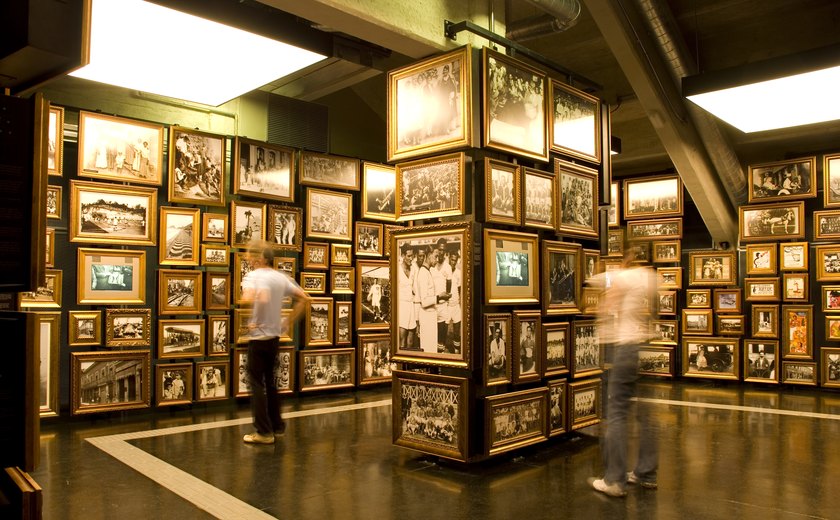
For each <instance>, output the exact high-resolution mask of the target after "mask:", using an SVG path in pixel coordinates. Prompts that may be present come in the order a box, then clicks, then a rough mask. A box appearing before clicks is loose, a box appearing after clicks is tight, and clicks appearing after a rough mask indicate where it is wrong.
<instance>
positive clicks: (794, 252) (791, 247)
mask: <svg viewBox="0 0 840 520" xmlns="http://www.w3.org/2000/svg"><path fill="white" fill-rule="evenodd" d="M779 269H781V270H782V271H807V270H808V243H807V242H786V243H783V244H779Z"/></svg>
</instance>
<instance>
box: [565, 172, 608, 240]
mask: <svg viewBox="0 0 840 520" xmlns="http://www.w3.org/2000/svg"><path fill="white" fill-rule="evenodd" d="M554 173H555V175H556V176H557V185H558V190H559V192H560V203H559V206H558V211H557V213H558V215H557V231H559V232H560V233H561V234H563V235H570V236H579V237H593V238H596V237H597V236H598V171H597V170H594V169H591V168H586V167H584V166H580V165H577V164H573V163H570V162H567V161H563V160H560V159H556V158H555V159H554Z"/></svg>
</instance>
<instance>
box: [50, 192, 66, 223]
mask: <svg viewBox="0 0 840 520" xmlns="http://www.w3.org/2000/svg"><path fill="white" fill-rule="evenodd" d="M63 191H64V190H63V189H62V187H61V186H52V185H48V186H47V201H46V214H47V218H54V219H57V220H58V219H61V207H62V205H61V201H62V198H63V197H62V193H63Z"/></svg>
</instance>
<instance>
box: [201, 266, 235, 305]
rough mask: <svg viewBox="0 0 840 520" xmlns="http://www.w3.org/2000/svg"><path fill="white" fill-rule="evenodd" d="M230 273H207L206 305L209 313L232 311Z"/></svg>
mask: <svg viewBox="0 0 840 520" xmlns="http://www.w3.org/2000/svg"><path fill="white" fill-rule="evenodd" d="M230 289H231V287H230V273H227V272H225V273H220V272H216V271H206V272H205V292H204V302H205V303H204V305H205V310H208V311H226V310H228V309H230Z"/></svg>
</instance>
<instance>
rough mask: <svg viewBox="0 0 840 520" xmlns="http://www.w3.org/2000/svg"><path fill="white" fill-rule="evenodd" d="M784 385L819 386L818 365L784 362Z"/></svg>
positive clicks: (803, 362)
mask: <svg viewBox="0 0 840 520" xmlns="http://www.w3.org/2000/svg"><path fill="white" fill-rule="evenodd" d="M782 383H785V384H787V385H805V386H817V364H816V363H813V362H805V361H782Z"/></svg>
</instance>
